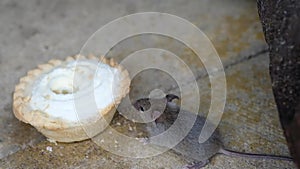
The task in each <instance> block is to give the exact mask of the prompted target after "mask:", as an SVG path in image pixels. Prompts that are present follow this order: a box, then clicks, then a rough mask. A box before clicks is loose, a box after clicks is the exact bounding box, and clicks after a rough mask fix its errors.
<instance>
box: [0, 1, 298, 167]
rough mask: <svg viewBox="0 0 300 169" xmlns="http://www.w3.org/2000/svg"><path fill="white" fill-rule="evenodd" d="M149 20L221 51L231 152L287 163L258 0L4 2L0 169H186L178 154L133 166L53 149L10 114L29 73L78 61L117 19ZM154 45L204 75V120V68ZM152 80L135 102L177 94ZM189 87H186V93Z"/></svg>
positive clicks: (205, 102) (78, 147) (187, 55)
mask: <svg viewBox="0 0 300 169" xmlns="http://www.w3.org/2000/svg"><path fill="white" fill-rule="evenodd" d="M145 11H157V12H166V13H170V14H174V15H177V16H179V17H182V18H185V19H187V20H189V21H190V22H192V23H194V24H195V25H196V26H198V27H199V28H200V29H201V30H202V31H203V32H204V33H205V34H206V35H207V36H208V37H209V39H210V40H211V41H212V43H213V45H214V46H215V48H216V50H217V51H218V53H219V55H220V58H221V60H222V63H223V65H224V67H225V69H226V79H227V103H226V107H225V112H224V115H223V118H222V121H221V123H220V125H219V128H220V132H221V134H222V136H223V137H224V145H225V147H226V148H229V149H233V150H239V151H243V152H254V153H268V154H278V155H279V154H280V155H288V148H287V146H286V142H285V139H284V136H283V135H282V130H281V128H280V123H279V119H278V114H277V110H276V106H275V103H274V98H273V94H272V91H271V82H270V77H269V74H268V53H266V49H267V47H266V44H265V42H264V38H263V33H262V29H261V25H260V22H259V19H258V15H257V10H256V2H255V1H250V0H225V1H224V0H211V1H206V0H203V1H183V0H166V1H163V2H162V1H137V2H135V1H132V0H125V1H97V0H91V1H88V2H83V1H79V0H74V1H56V0H55V1H47V0H44V1H34V0H24V1H13V0H1V1H0V23H1V26H0V45H1V48H0V78H1V81H0V89H1V92H0V98H1V102H0V128H1V130H0V158H1V160H0V168H42V167H43V168H149V169H150V168H180V167H181V166H183V165H184V164H186V163H187V162H186V161H185V160H183V158H182V157H181V156H179V155H177V154H175V153H173V152H172V151H168V152H166V153H164V154H161V155H159V156H156V157H151V158H146V159H132V158H124V157H121V156H117V155H114V154H111V153H109V152H107V151H105V150H103V149H101V148H100V147H98V146H97V145H96V144H95V143H93V142H92V141H91V140H87V141H83V142H79V143H72V144H63V143H58V144H57V145H55V144H52V143H49V142H47V141H46V139H45V137H44V136H42V135H41V134H40V133H38V132H37V131H36V130H35V129H34V128H33V127H31V126H30V125H27V124H24V123H22V122H19V121H18V120H17V119H16V118H15V117H14V116H13V114H12V108H11V107H12V92H13V90H14V86H15V85H16V84H17V83H18V79H19V78H20V77H22V76H24V75H25V74H26V72H27V71H28V70H30V69H33V68H34V67H36V65H38V64H41V63H44V62H46V61H48V60H50V59H53V58H58V59H63V58H65V57H66V56H69V55H74V54H76V53H78V52H79V50H80V48H81V47H82V45H83V44H84V43H85V41H86V40H87V39H88V38H89V37H90V36H91V35H92V34H93V33H94V32H95V31H96V30H97V29H99V28H100V27H101V26H103V25H105V24H106V23H108V22H110V21H112V20H113V19H116V18H118V17H120V16H124V15H127V14H131V13H136V12H145ZM145 38H147V37H145ZM151 39H154V40H156V38H151ZM138 42H141V43H138V45H140V46H142V45H144V43H143V41H138ZM124 43H127V44H130V43H132V41H130V40H129V41H128V42H124ZM155 43H156V44H159V46H161V48H165V49H169V50H171V51H173V52H174V53H177V54H178V55H179V56H180V57H181V58H182V60H184V61H185V62H186V64H187V65H188V66H189V67H190V68H191V70H192V71H193V73H194V74H195V75H196V76H197V79H198V80H197V83H198V86H199V90H200V93H201V102H200V111H202V112H207V111H208V109H209V107H208V106H209V103H210V83H209V79H208V78H207V76H205V69H203V65H202V63H201V61H199V59H198V60H197V58H196V56H195V55H194V54H193V53H192V52H191V51H190V50H188V49H185V48H184V47H178V45H180V44H178V43H176V42H175V41H174V40H170V39H162V40H160V41H155ZM135 45H136V44H135ZM125 46H126V45H125ZM134 50H135V49H134V48H122V47H120V48H117V50H115V51H113V52H112V53H111V55H112V56H113V57H114V58H116V60H118V61H120V60H121V59H122V58H123V57H124V56H123V55H124V54H125V53H130V51H134ZM170 64H172V63H170ZM152 75H153V72H152V73H151V72H148V73H147V72H145V73H144V74H140V75H139V77H136V78H135V79H133V81H132V91H131V93H130V95H132V97H141V96H147V95H148V94H149V91H151V90H152V89H153V88H160V89H162V90H164V91H168V92H172V93H179V91H178V89H177V88H176V87H175V88H174V87H173V84H171V82H172V80H170V78H169V77H168V76H163V75H161V74H159V73H158V74H155V75H154V76H152ZM157 76H159V77H161V78H158V77H157ZM153 79H154V80H153ZM157 79H159V80H157ZM185 87H187V88H188V87H189V84H188V83H187V84H186V85H185ZM182 99H191V100H193V93H190V94H187V95H184V96H183V98H182ZM118 120H120V121H121V122H122V123H121V124H123V125H121V126H119V130H120V131H124V132H128V133H130V132H129V131H127V127H128V125H129V124H128V123H127V122H126V123H125V122H124V121H123V120H122V118H116V119H115V120H114V122H115V121H118ZM114 124H115V123H113V125H114ZM130 125H135V124H132V123H130ZM47 147H52V151H48V150H47ZM205 168H295V166H294V164H293V163H291V162H284V161H276V160H253V159H245V158H232V157H227V156H224V155H218V156H216V157H214V158H213V159H212V161H211V163H210V164H209V165H208V166H206V167H205Z"/></svg>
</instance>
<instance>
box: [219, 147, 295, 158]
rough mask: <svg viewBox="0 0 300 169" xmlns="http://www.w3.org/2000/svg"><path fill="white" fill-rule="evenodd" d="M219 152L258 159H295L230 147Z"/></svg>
mask: <svg viewBox="0 0 300 169" xmlns="http://www.w3.org/2000/svg"><path fill="white" fill-rule="evenodd" d="M219 153H220V154H224V155H227V156H232V157H247V158H256V159H273V160H284V161H293V159H292V158H291V157H288V156H280V155H271V154H255V153H244V152H237V151H233V150H228V149H224V148H221V149H220V151H219Z"/></svg>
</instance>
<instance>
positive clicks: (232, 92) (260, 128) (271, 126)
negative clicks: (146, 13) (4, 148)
mask: <svg viewBox="0 0 300 169" xmlns="http://www.w3.org/2000/svg"><path fill="white" fill-rule="evenodd" d="M268 62H269V60H268V53H265V54H262V55H259V56H257V57H255V58H252V59H250V60H247V61H244V62H241V63H239V64H237V65H234V66H231V67H230V68H228V69H227V70H226V78H227V85H228V86H227V93H228V95H227V104H226V107H225V111H224V114H223V117H222V120H221V123H220V125H219V129H220V132H221V135H222V137H223V139H224V146H225V147H226V148H229V149H233V150H237V151H242V152H253V153H267V154H277V155H286V156H288V155H289V152H288V148H287V145H286V142H285V138H284V136H283V132H282V129H281V127H280V123H279V119H278V114H277V110H276V107H275V103H274V98H273V95H272V92H271V88H270V86H271V82H270V77H269V74H268V71H267V70H268ZM198 84H199V86H200V93H201V98H202V99H201V102H200V111H201V112H203V113H204V114H205V112H207V110H208V108H209V105H210V96H209V95H210V94H209V93H210V92H208V91H209V90H210V84H209V79H208V78H207V77H206V78H202V79H200V80H198ZM186 87H189V85H186ZM171 92H172V93H176V92H178V91H176V90H173V91H171ZM194 95H195V94H194V93H190V94H187V95H184V96H182V99H190V100H191V101H193V99H192V98H193V97H194ZM112 126H113V127H114V128H115V129H116V130H117V131H118V132H121V133H123V134H126V135H128V136H131V137H136V136H138V135H139V133H140V132H142V133H145V128H143V126H141V125H137V124H135V123H133V122H131V121H129V120H126V119H125V118H124V117H122V116H120V115H116V116H115V118H114V120H113V122H112ZM129 126H131V128H133V129H132V130H130V129H129ZM108 132H109V131H108V130H105V131H104V133H108ZM111 144H113V142H111ZM49 147H50V149H49ZM136 151H139V150H136ZM186 163H187V161H185V160H184V159H183V157H182V156H180V155H178V154H176V153H174V152H173V151H167V152H166V153H163V154H160V155H158V156H154V157H151V158H145V159H136V158H125V157H121V156H117V155H114V154H112V153H109V152H107V151H105V150H103V149H102V148H100V147H99V146H97V145H96V143H94V142H93V141H91V140H87V141H83V142H79V143H72V144H64V143H58V144H57V145H55V144H53V143H49V142H47V141H43V142H41V143H39V144H37V145H32V146H30V147H27V148H26V149H24V150H21V151H18V152H17V153H15V154H13V155H10V156H8V157H6V158H4V159H2V160H1V163H0V166H2V167H3V168H23V167H28V168H38V167H41V166H43V167H44V168H92V167H97V168H181V167H182V166H183V165H185V164H186ZM205 168H224V169H225V168H289V169H293V168H296V167H295V165H294V164H293V163H292V162H286V161H280V160H262V159H249V158H234V157H228V156H225V155H217V156H215V157H213V158H212V160H211V163H210V164H209V165H208V166H206V167H205Z"/></svg>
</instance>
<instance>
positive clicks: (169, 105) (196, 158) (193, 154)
mask: <svg viewBox="0 0 300 169" xmlns="http://www.w3.org/2000/svg"><path fill="white" fill-rule="evenodd" d="M173 99H179V97H178V96H176V95H173V94H169V95H166V97H165V98H162V99H161V101H158V99H155V101H153V99H152V101H151V99H149V98H143V99H139V100H137V101H136V102H135V103H134V107H135V108H136V109H137V110H139V111H147V110H148V109H150V108H152V109H151V110H153V111H152V112H150V113H152V114H151V116H152V117H154V118H155V120H154V121H153V122H152V123H148V124H147V131H148V134H149V135H148V136H149V141H150V142H151V137H153V136H156V135H159V134H160V133H163V132H164V131H166V130H167V129H168V128H169V127H171V126H172V124H173V123H174V122H175V121H177V120H179V123H177V124H179V126H184V125H185V124H184V121H181V119H178V117H179V116H178V114H179V112H180V113H182V115H183V116H181V117H187V118H195V119H196V121H195V123H194V125H193V126H192V128H191V130H189V132H188V134H187V135H186V136H185V137H184V138H183V140H181V141H180V142H179V143H178V144H177V145H175V147H172V149H173V150H174V151H175V152H176V153H179V154H181V155H183V157H185V159H186V160H187V161H189V162H194V163H193V164H191V165H188V166H186V168H189V169H192V168H193V169H196V168H197V169H198V168H202V167H204V166H205V165H207V164H208V163H209V160H210V158H211V157H213V156H214V155H216V154H224V155H227V156H233V157H248V158H257V159H273V160H286V161H292V158H291V157H286V156H277V155H269V154H252V153H244V152H237V151H232V150H228V149H225V148H224V147H223V144H222V141H221V136H220V134H219V131H218V129H217V130H215V131H214V133H213V134H212V136H211V137H210V138H209V139H208V140H207V141H206V142H204V143H199V142H198V139H199V135H200V133H201V130H202V127H203V125H204V123H205V120H206V118H205V117H203V116H200V115H197V114H195V113H191V112H188V111H185V110H180V107H179V106H178V105H177V104H176V103H174V102H172V100H173ZM158 104H164V105H163V106H162V105H158ZM157 106H158V107H165V109H164V110H163V111H162V112H158V109H156V108H155V107H157ZM174 134H178V133H174ZM157 144H158V145H159V143H157ZM159 146H160V145H159Z"/></svg>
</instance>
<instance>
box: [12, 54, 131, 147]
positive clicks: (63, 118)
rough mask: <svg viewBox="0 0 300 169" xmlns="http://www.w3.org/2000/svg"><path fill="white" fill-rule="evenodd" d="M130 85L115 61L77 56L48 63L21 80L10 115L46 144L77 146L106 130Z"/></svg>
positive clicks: (17, 86) (14, 95)
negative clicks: (77, 142)
mask: <svg viewBox="0 0 300 169" xmlns="http://www.w3.org/2000/svg"><path fill="white" fill-rule="evenodd" d="M129 85H130V78H129V74H128V72H127V70H125V69H124V68H123V67H122V66H121V65H119V64H117V63H116V62H115V61H114V60H113V59H107V58H105V57H100V58H97V57H95V56H93V55H90V56H88V57H85V56H82V55H76V56H73V57H67V58H66V60H64V61H61V60H50V61H49V62H48V63H46V64H42V65H38V68H36V69H34V70H31V71H29V72H28V73H27V75H26V76H25V77H22V78H21V79H20V82H19V84H18V85H16V87H15V91H14V94H13V112H14V115H15V116H16V118H18V119H19V120H21V121H23V122H25V123H29V124H31V125H32V126H34V127H35V128H36V129H37V130H38V131H40V132H41V133H42V134H44V135H45V136H46V137H47V138H48V139H49V140H50V141H58V142H75V141H81V140H85V139H89V138H92V137H94V136H95V135H97V134H99V133H100V132H101V131H103V130H104V129H105V128H106V127H107V125H108V124H109V122H110V121H111V119H112V117H113V115H114V113H115V111H116V107H117V105H118V104H119V103H120V102H121V100H122V98H124V97H125V96H126V95H127V94H128V92H129Z"/></svg>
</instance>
